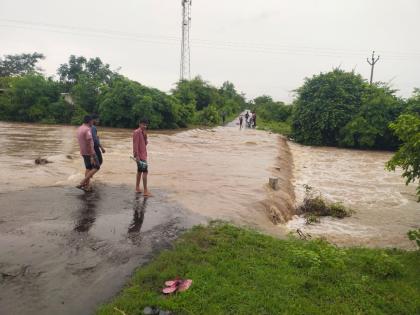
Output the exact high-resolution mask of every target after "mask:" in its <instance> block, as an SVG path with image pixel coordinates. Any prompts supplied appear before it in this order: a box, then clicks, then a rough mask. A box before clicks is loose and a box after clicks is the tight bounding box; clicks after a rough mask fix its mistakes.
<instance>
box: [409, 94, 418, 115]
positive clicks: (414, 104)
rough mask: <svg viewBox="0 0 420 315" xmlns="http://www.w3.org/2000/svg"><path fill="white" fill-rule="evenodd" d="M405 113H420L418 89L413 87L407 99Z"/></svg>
mask: <svg viewBox="0 0 420 315" xmlns="http://www.w3.org/2000/svg"><path fill="white" fill-rule="evenodd" d="M406 112H407V113H413V114H417V115H420V89H419V88H415V89H414V91H413V95H412V96H411V97H410V98H409V99H408V100H407V107H406Z"/></svg>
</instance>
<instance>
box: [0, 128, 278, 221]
mask: <svg viewBox="0 0 420 315" xmlns="http://www.w3.org/2000/svg"><path fill="white" fill-rule="evenodd" d="M75 130H76V128H75V127H71V126H45V125H35V124H15V123H0V147H1V151H0V167H1V168H2V180H1V182H0V190H1V191H12V190H17V189H25V188H29V187H43V186H57V185H59V186H69V185H70V186H72V185H76V184H77V183H78V182H79V181H80V180H81V178H82V174H83V161H82V159H81V158H80V156H79V153H78V146H77V141H76V137H75ZM131 132H132V131H130V130H124V129H107V128H102V127H99V134H100V137H101V142H102V144H103V145H104V147H105V148H106V150H107V151H106V153H105V154H104V164H103V167H102V169H101V170H100V172H98V174H97V175H95V181H96V182H103V183H112V184H128V185H132V187H133V190H134V181H135V172H136V166H135V163H134V162H133V161H132V160H131V159H130V155H132V140H131ZM278 151H279V148H278V137H277V136H276V135H273V134H269V133H266V132H262V131H257V130H250V129H247V130H239V129H238V128H236V126H235V125H234V126H232V127H219V128H214V129H193V130H187V131H181V132H177V133H174V132H166V133H165V132H160V133H159V132H158V133H156V132H151V133H149V146H148V153H149V154H148V157H149V171H150V176H149V185H150V187H151V189H152V191H153V188H154V187H155V188H161V189H165V190H166V191H169V193H170V196H171V198H173V199H174V200H176V201H177V202H179V203H181V204H182V205H183V206H185V207H186V208H188V209H190V210H192V211H194V212H198V213H200V214H203V215H205V216H208V217H210V218H214V219H224V220H232V221H235V222H237V223H246V224H250V225H259V226H269V224H270V221H269V220H268V218H267V217H266V215H265V213H264V210H263V207H262V206H261V205H259V202H260V201H263V200H264V199H265V198H266V183H267V182H268V178H269V177H270V176H271V175H272V174H273V170H274V168H273V167H274V165H275V164H276V159H277V156H278ZM37 157H43V158H47V159H48V160H49V161H51V162H53V163H50V164H46V165H35V164H34V159H36V158H37ZM256 209H258V210H256ZM0 210H1V209H0Z"/></svg>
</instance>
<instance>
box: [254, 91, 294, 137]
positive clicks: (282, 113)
mask: <svg viewBox="0 0 420 315" xmlns="http://www.w3.org/2000/svg"><path fill="white" fill-rule="evenodd" d="M250 108H251V109H252V110H253V111H254V110H255V112H256V113H257V128H258V129H261V130H267V131H272V132H275V133H280V134H283V135H290V134H291V115H292V111H293V107H292V106H291V105H286V104H284V103H283V102H276V101H274V100H273V99H272V98H271V97H270V96H267V95H263V96H259V97H257V98H255V99H254V100H252V102H251V103H250Z"/></svg>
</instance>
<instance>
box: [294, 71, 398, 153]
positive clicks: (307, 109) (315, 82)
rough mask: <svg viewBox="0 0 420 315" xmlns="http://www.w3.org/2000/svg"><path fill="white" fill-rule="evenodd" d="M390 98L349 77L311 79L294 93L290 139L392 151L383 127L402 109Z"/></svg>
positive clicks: (378, 86)
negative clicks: (295, 95) (295, 94)
mask: <svg viewBox="0 0 420 315" xmlns="http://www.w3.org/2000/svg"><path fill="white" fill-rule="evenodd" d="M394 93H395V91H393V90H391V89H390V88H388V87H387V86H385V85H383V84H380V83H378V84H373V85H369V84H368V83H367V82H366V80H364V79H363V78H362V77H361V76H360V75H357V74H355V73H354V72H345V71H343V70H340V69H335V70H333V71H331V72H328V73H321V74H319V75H315V76H313V77H312V78H310V79H306V80H305V83H304V85H303V86H302V87H300V88H299V89H297V99H296V101H295V105H296V106H295V109H294V111H293V116H292V137H293V138H294V139H295V140H296V141H297V142H300V143H303V144H308V145H328V146H343V147H351V148H377V149H395V148H396V147H397V146H398V145H399V141H398V139H397V138H396V137H395V136H394V135H393V134H392V132H391V130H390V129H389V127H388V125H389V123H391V122H392V121H394V120H395V119H396V118H397V117H398V115H400V114H401V113H402V112H403V110H404V106H405V104H404V101H403V100H401V99H398V98H397V97H396V96H395V95H394Z"/></svg>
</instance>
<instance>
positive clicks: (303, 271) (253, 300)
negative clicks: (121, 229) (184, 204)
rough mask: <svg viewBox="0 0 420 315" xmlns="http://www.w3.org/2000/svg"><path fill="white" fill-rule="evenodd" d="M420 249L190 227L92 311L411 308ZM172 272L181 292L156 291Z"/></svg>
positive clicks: (415, 305) (419, 280)
mask: <svg viewBox="0 0 420 315" xmlns="http://www.w3.org/2000/svg"><path fill="white" fill-rule="evenodd" d="M419 262H420V252H419V251H417V252H405V251H396V250H378V249H363V248H337V247H335V246H333V245H330V244H328V243H327V242H324V241H319V240H316V241H309V242H306V241H299V240H294V239H291V240H279V239H275V238H273V237H270V236H266V235H262V234H260V233H257V232H253V231H249V230H246V229H240V228H237V227H234V226H231V225H225V224H215V225H211V226H210V227H195V228H193V229H192V230H191V231H190V232H187V233H186V234H185V235H184V236H183V237H182V238H181V239H180V240H179V241H178V242H176V244H175V245H174V248H173V250H170V251H166V252H163V253H162V254H161V255H159V257H158V258H156V259H155V260H154V261H153V262H152V263H150V264H149V265H147V266H145V267H143V268H140V269H138V270H137V272H136V273H135V275H134V276H133V279H132V281H131V282H130V284H129V285H128V286H127V287H126V288H125V289H124V291H123V292H122V293H121V294H120V295H119V296H118V297H117V298H116V299H115V300H114V301H113V302H112V303H110V304H107V305H104V306H102V307H101V308H100V309H99V310H98V312H97V313H98V314H101V315H111V314H112V315H114V314H116V313H115V310H114V307H117V308H118V309H120V310H122V311H124V312H125V313H126V314H127V315H128V314H142V311H143V309H144V307H146V306H157V307H159V308H160V309H166V310H171V311H173V312H174V313H175V314H195V315H198V314H211V315H215V314H235V315H236V314H417V313H418V311H419V309H420V300H419V299H418V296H420V274H419V273H418V264H419ZM175 276H181V277H185V278H191V279H193V284H192V286H191V288H190V289H189V290H188V291H186V292H183V293H177V294H175V295H172V296H163V294H161V292H160V290H161V288H162V287H163V283H164V281H165V280H167V279H171V278H173V277H175Z"/></svg>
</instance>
